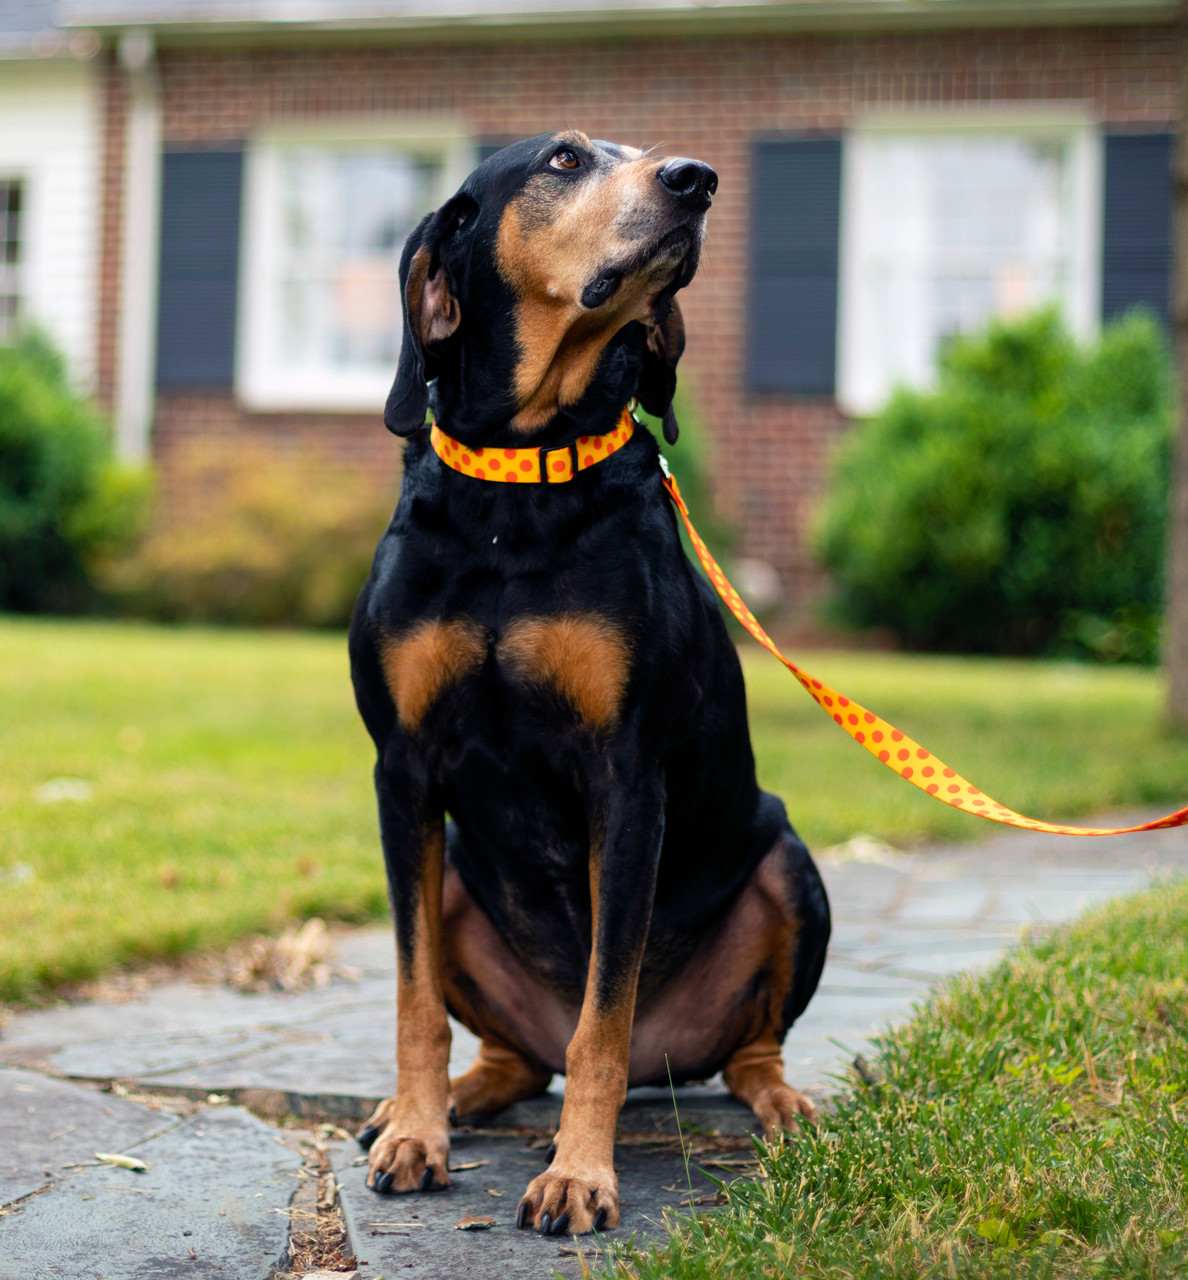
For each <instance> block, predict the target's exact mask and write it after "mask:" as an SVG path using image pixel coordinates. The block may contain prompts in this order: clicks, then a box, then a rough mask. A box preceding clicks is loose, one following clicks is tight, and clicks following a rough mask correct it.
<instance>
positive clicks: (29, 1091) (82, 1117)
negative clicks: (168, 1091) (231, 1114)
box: [0, 1067, 177, 1256]
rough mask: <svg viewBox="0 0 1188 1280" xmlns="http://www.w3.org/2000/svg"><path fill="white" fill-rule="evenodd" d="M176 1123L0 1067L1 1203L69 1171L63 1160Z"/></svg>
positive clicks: (118, 1146) (105, 1096)
mask: <svg viewBox="0 0 1188 1280" xmlns="http://www.w3.org/2000/svg"><path fill="white" fill-rule="evenodd" d="M176 1123H177V1119H176V1117H174V1116H172V1115H168V1114H166V1113H164V1112H160V1111H150V1110H149V1109H148V1108H147V1107H141V1106H137V1105H136V1104H135V1103H133V1102H127V1101H125V1100H124V1099H123V1098H117V1097H114V1096H113V1095H112V1094H109V1093H99V1092H98V1091H97V1090H94V1089H88V1088H85V1087H84V1086H82V1085H75V1084H69V1083H67V1082H66V1081H64V1080H52V1079H48V1078H47V1077H45V1076H42V1075H37V1074H36V1073H35V1072H32V1071H20V1070H18V1069H16V1068H14V1067H0V1205H6V1204H11V1203H12V1202H13V1201H14V1200H19V1199H20V1198H21V1197H22V1196H27V1195H29V1194H30V1193H32V1192H34V1191H37V1190H38V1189H39V1188H41V1187H44V1186H46V1185H47V1184H49V1183H53V1182H56V1181H58V1180H59V1179H61V1178H63V1177H64V1176H66V1175H67V1174H68V1173H72V1172H73V1171H72V1170H67V1169H64V1168H63V1166H64V1165H68V1164H70V1163H72V1162H74V1161H79V1160H93V1159H94V1157H95V1152H96V1151H117V1152H119V1151H124V1150H125V1149H126V1148H128V1147H130V1146H133V1145H134V1144H136V1143H139V1142H143V1141H144V1139H145V1138H149V1137H152V1136H153V1135H154V1134H158V1133H162V1132H163V1131H164V1130H166V1129H169V1128H172V1127H173V1126H174V1125H175V1124H176ZM47 1173H48V1174H49V1175H50V1176H49V1177H46V1174H47ZM0 1256H2V1255H0Z"/></svg>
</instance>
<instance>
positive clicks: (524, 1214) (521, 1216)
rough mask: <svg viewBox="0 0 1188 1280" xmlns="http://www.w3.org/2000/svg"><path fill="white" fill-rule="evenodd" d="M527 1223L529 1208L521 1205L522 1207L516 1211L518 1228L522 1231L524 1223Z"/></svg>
mask: <svg viewBox="0 0 1188 1280" xmlns="http://www.w3.org/2000/svg"><path fill="white" fill-rule="evenodd" d="M527 1221H528V1206H527V1205H526V1204H521V1205H520V1207H519V1208H518V1209H517V1210H516V1226H517V1227H520V1228H521V1229H522V1228H523V1226H524V1223H525V1222H527Z"/></svg>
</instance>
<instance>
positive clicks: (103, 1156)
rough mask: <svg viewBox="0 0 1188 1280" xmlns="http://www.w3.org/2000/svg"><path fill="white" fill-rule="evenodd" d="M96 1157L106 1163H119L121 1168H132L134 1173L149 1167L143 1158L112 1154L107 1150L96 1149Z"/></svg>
mask: <svg viewBox="0 0 1188 1280" xmlns="http://www.w3.org/2000/svg"><path fill="white" fill-rule="evenodd" d="M95 1159H96V1160H102V1161H103V1163H104V1164H118V1165H119V1166H120V1168H121V1169H131V1170H132V1171H133V1172H134V1173H144V1172H145V1170H146V1169H147V1168H148V1165H147V1164H145V1162H144V1161H143V1160H138V1159H137V1158H136V1157H135V1156H118V1155H111V1154H110V1153H109V1152H106V1151H96V1152H95Z"/></svg>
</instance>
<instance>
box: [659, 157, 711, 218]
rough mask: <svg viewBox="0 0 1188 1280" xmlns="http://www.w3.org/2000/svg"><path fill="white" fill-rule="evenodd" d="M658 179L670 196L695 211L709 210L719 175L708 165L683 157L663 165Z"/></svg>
mask: <svg viewBox="0 0 1188 1280" xmlns="http://www.w3.org/2000/svg"><path fill="white" fill-rule="evenodd" d="M656 177H657V178H659V179H660V185H661V186H662V187H663V188H664V190H665V191H667V192H668V194H669V195H672V196H676V198H677V199H678V200H680V201H681V202H682V203H683V204H688V205H692V207H693V208H695V209H708V208H709V207H710V197H711V196H712V195H713V194H714V192H715V191H717V189H718V175H717V174H716V173H715V172H714V171H713V170H712V169H711V168H710V167H709V165H708V164H703V163H702V161H700V160H686V159H685V158H684V157H683V156H679V157H677V159H675V160H669V161H668V162H667V163H666V164H663V165H661V166H660V168H659V169H658V170H657V172H656Z"/></svg>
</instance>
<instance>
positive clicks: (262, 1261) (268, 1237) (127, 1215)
mask: <svg viewBox="0 0 1188 1280" xmlns="http://www.w3.org/2000/svg"><path fill="white" fill-rule="evenodd" d="M102 1149H103V1148H100V1150H102ZM130 1154H135V1155H138V1156H139V1157H140V1158H141V1159H142V1160H144V1161H145V1162H146V1163H147V1164H148V1166H149V1168H148V1172H147V1173H140V1174H138V1173H132V1172H130V1171H126V1170H124V1169H118V1168H90V1169H80V1170H78V1171H76V1173H75V1176H73V1177H71V1178H70V1179H69V1180H68V1181H66V1182H64V1183H60V1184H58V1185H57V1186H56V1187H55V1188H54V1189H53V1190H51V1191H47V1192H45V1193H44V1194H42V1195H39V1196H36V1197H34V1198H33V1199H31V1200H28V1201H26V1202H25V1203H24V1205H22V1206H20V1207H19V1208H18V1209H17V1211H16V1212H14V1213H11V1214H9V1215H6V1216H4V1217H0V1280H29V1277H31V1276H41V1275H44V1274H45V1273H47V1272H55V1273H56V1274H58V1275H61V1276H62V1277H64V1278H67V1277H68V1280H173V1278H174V1277H185V1280H197V1278H198V1277H201V1278H202V1280H212V1278H213V1277H224V1276H225V1277H227V1278H228V1280H265V1277H267V1276H270V1275H271V1274H272V1271H273V1269H274V1268H275V1266H276V1264H277V1263H278V1262H279V1261H280V1258H281V1254H282V1252H283V1251H284V1249H285V1247H286V1244H287V1241H288V1227H289V1221H288V1218H287V1217H286V1216H285V1213H284V1211H285V1210H286V1209H287V1206H288V1203H289V1200H290V1199H291V1197H292V1194H293V1191H294V1190H295V1188H296V1185H297V1182H296V1175H297V1169H298V1168H299V1166H300V1164H301V1161H300V1160H299V1159H298V1157H297V1156H295V1155H293V1154H292V1153H291V1152H289V1151H288V1150H287V1149H286V1148H285V1147H284V1146H283V1145H282V1144H281V1143H280V1139H279V1138H278V1137H277V1135H276V1134H275V1132H274V1131H273V1130H271V1129H269V1127H268V1126H267V1125H265V1124H263V1123H262V1122H261V1121H259V1120H257V1119H256V1118H255V1117H254V1116H252V1115H249V1114H248V1113H247V1112H246V1111H242V1110H240V1109H239V1108H236V1107H228V1108H221V1109H217V1110H215V1109H212V1110H209V1111H205V1112H203V1113H200V1114H199V1115H197V1116H195V1117H194V1118H193V1119H191V1120H188V1121H186V1122H185V1123H183V1124H179V1125H177V1126H176V1127H174V1128H173V1129H171V1130H169V1131H168V1132H167V1133H165V1134H162V1135H161V1136H160V1137H157V1138H153V1139H150V1140H149V1141H147V1142H143V1143H141V1144H139V1145H138V1146H136V1147H134V1148H133V1149H132V1151H131V1152H130ZM191 1250H193V1256H192V1257H191Z"/></svg>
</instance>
